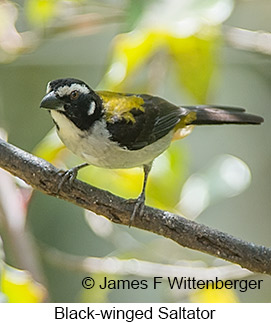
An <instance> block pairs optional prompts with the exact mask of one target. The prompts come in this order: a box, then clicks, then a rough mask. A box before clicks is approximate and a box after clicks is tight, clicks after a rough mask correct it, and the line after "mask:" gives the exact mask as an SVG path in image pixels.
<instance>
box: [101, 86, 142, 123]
mask: <svg viewBox="0 0 271 323" xmlns="http://www.w3.org/2000/svg"><path fill="white" fill-rule="evenodd" d="M97 93H98V95H99V96H100V97H101V99H102V100H103V104H104V109H105V113H106V121H107V122H111V123H114V122H116V121H119V120H122V119H124V120H126V121H127V122H129V121H131V122H132V123H135V118H134V116H133V114H132V113H131V112H130V110H132V109H138V110H140V111H142V112H144V111H145V109H144V107H143V106H142V105H143V104H144V100H143V99H142V98H141V97H139V96H137V95H130V96H127V95H125V94H122V93H114V92H109V91H98V92H97Z"/></svg>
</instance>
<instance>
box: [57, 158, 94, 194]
mask: <svg viewBox="0 0 271 323" xmlns="http://www.w3.org/2000/svg"><path fill="white" fill-rule="evenodd" d="M88 165H89V164H88V163H83V164H80V165H78V166H75V167H72V168H70V169H68V170H66V171H63V170H60V171H59V173H62V178H61V181H60V182H59V184H58V186H57V193H58V192H59V191H60V190H61V188H62V186H63V184H64V183H65V182H66V181H69V183H70V184H72V183H73V181H74V180H75V179H76V177H77V174H78V171H79V169H81V168H84V167H86V166H88Z"/></svg>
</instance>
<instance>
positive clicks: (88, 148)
mask: <svg viewBox="0 0 271 323" xmlns="http://www.w3.org/2000/svg"><path fill="white" fill-rule="evenodd" d="M51 115H52V117H53V119H54V120H55V122H56V123H57V124H58V126H59V130H58V135H59V137H60V139H61V140H62V142H63V143H64V144H65V146H66V147H67V148H68V149H69V150H71V151H72V152H73V153H74V154H75V155H77V156H79V157H81V158H82V159H83V160H85V161H86V162H88V163H89V164H91V165H95V166H98V167H103V168H116V169H117V168H132V167H137V166H142V165H144V164H148V163H150V162H152V161H153V160H154V159H155V158H156V157H157V156H158V155H160V154H161V153H162V152H163V151H164V150H166V149H167V148H168V146H169V145H170V142H171V139H172V136H173V131H172V132H170V133H169V134H168V135H166V136H165V137H163V138H161V139H159V140H158V141H156V142H154V143H153V144H151V145H148V146H146V147H144V148H142V149H139V150H132V151H131V150H128V149H124V148H123V147H120V146H119V145H118V144H117V143H116V142H113V141H111V140H110V139H109V132H108V130H107V129H106V123H105V121H104V120H102V121H96V122H95V123H94V124H93V127H92V128H91V130H89V131H81V130H80V129H78V128H77V127H76V126H75V125H74V124H73V123H72V122H71V121H70V120H69V119H67V118H66V117H65V116H64V115H63V114H62V113H59V112H57V111H51Z"/></svg>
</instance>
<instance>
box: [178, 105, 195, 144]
mask: <svg viewBox="0 0 271 323" xmlns="http://www.w3.org/2000/svg"><path fill="white" fill-rule="evenodd" d="M196 119H197V114H196V112H195V111H191V112H189V113H188V115H186V116H185V117H183V118H181V120H180V122H179V123H178V124H177V125H176V126H175V129H174V130H175V131H174V135H173V138H172V140H179V139H182V138H184V137H186V136H188V135H189V134H190V133H191V132H192V130H193V129H194V125H191V124H190V123H191V122H192V121H194V120H196Z"/></svg>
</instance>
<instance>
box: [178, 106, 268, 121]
mask: <svg viewBox="0 0 271 323" xmlns="http://www.w3.org/2000/svg"><path fill="white" fill-rule="evenodd" d="M182 108H184V109H187V110H188V111H189V114H190V112H192V113H191V115H194V117H192V118H189V119H188V120H187V121H188V122H187V125H188V124H191V125H208V124H227V123H228V124H260V123H262V122H263V121H264V119H263V118H262V117H260V116H257V115H253V114H249V113H246V112H245V109H243V108H231V107H222V106H221V107H220V106H212V105H198V106H182ZM193 112H194V113H193Z"/></svg>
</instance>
